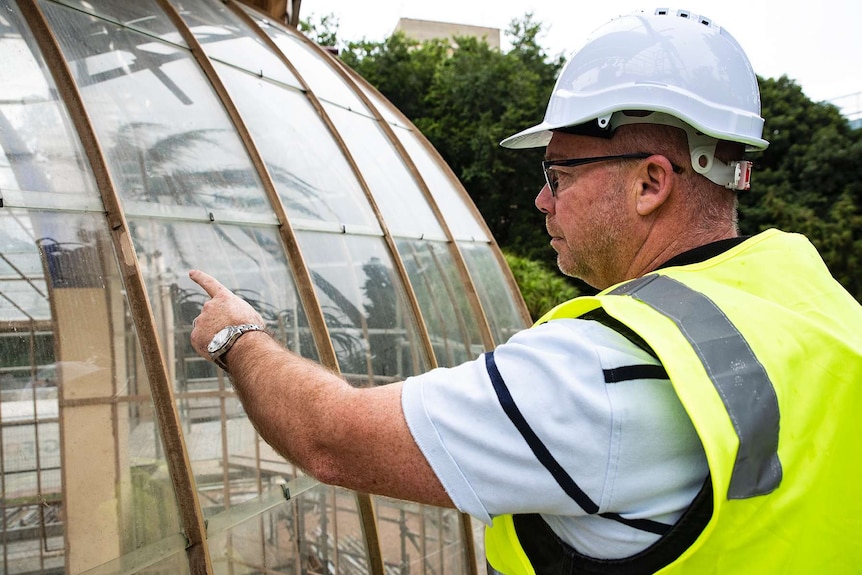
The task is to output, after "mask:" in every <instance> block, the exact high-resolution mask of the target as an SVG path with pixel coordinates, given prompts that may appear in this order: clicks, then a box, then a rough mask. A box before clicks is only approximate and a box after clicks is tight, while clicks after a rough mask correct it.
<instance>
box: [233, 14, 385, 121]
mask: <svg viewBox="0 0 862 575" xmlns="http://www.w3.org/2000/svg"><path fill="white" fill-rule="evenodd" d="M243 9H244V10H245V11H246V12H247V13H248V14H249V15H250V16H251V17H252V18H253V19H254V20H255V22H256V23H257V24H258V26H260V28H261V30H263V31H264V32H265V33H266V34H267V35H269V36H270V37H271V38H272V39H273V41H274V42H275V44H276V45H277V46H278V48H279V49H280V50H281V51H282V53H283V54H284V55H285V56H287V59H288V60H290V63H291V64H293V66H294V67H295V68H296V69H297V72H298V73H299V75H300V76H301V77H302V80H303V82H304V83H305V84H306V85H307V86H308V89H309V90H310V91H312V92H314V95H315V96H317V97H318V98H320V99H321V100H325V101H327V102H331V103H332V104H335V105H337V106H341V107H343V108H345V109H348V110H353V111H356V112H359V113H363V114H369V112H368V108H367V107H366V106H365V104H364V103H362V100H361V99H360V98H359V97H358V96H357V95H356V94H355V93H354V91H353V89H352V88H350V87H349V86H348V85H347V84H346V83H345V82H344V80H343V79H342V78H341V76H339V75H338V74H337V73H336V72H335V71H334V70H333V68H332V62H330V61H329V58H327V57H326V56H324V55H322V54H320V53H318V51H317V50H315V49H314V48H312V47H311V46H310V45H309V43H308V42H306V41H304V40H302V39H300V38H299V37H297V36H296V35H295V34H294V33H290V32H288V31H286V30H283V29H282V28H278V27H276V26H272V25H270V24H269V22H268V21H267V20H266V19H265V18H262V17H261V16H260V14H257V13H255V12H254V11H253V10H251V9H249V8H243Z"/></svg>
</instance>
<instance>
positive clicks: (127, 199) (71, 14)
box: [43, 3, 271, 219]
mask: <svg viewBox="0 0 862 575" xmlns="http://www.w3.org/2000/svg"><path fill="white" fill-rule="evenodd" d="M43 8H44V10H45V14H46V16H47V17H48V20H49V21H50V23H51V24H52V26H53V28H54V31H55V34H56V35H57V38H58V40H59V42H60V45H61V48H62V49H63V52H64V55H65V56H66V58H67V59H68V60H69V61H70V63H71V69H72V71H73V73H74V75H75V80H76V82H77V83H78V86H79V88H80V90H81V93H82V96H83V98H84V103H85V105H86V107H87V109H88V111H89V113H90V117H91V119H92V121H93V124H94V127H95V129H96V132H97V134H98V136H99V139H100V142H101V146H102V149H103V151H104V153H105V156H106V158H107V161H108V164H109V167H110V169H111V173H112V176H113V178H114V182H115V185H116V186H117V190H118V192H119V194H120V196H121V197H122V199H123V201H124V206H125V209H126V211H127V213H135V212H154V211H155V212H160V213H164V214H174V215H175V214H177V213H185V214H188V215H189V217H193V216H196V217H209V216H210V215H212V216H213V217H214V218H216V219H222V218H223V217H229V216H230V213H231V212H232V211H234V210H241V211H242V212H244V213H261V214H264V213H265V214H269V212H271V207H270V205H269V202H268V201H267V200H266V198H265V196H264V192H263V188H262V186H261V184H260V180H259V178H258V176H257V172H256V171H255V170H254V168H253V166H252V164H251V161H250V159H249V157H248V154H247V153H246V151H245V149H244V147H243V145H242V143H241V141H240V139H239V136H238V135H237V133H236V131H235V129H234V127H233V125H232V124H231V122H230V121H229V119H228V117H227V115H226V112H225V111H224V108H223V107H222V105H221V103H220V102H219V101H218V99H217V98H216V95H215V93H214V91H213V89H212V87H211V86H210V85H209V83H208V82H207V81H206V80H205V78H204V77H203V73H202V72H201V70H200V68H199V67H198V65H197V63H196V62H195V61H194V59H193V58H192V56H191V54H190V53H189V52H188V51H187V50H186V49H184V48H181V47H179V46H174V45H171V44H165V43H160V42H159V41H157V40H154V39H153V37H151V36H145V35H143V34H141V33H138V32H135V31H132V30H130V29H127V28H121V27H119V26H117V25H115V24H112V23H110V22H107V21H104V20H100V19H98V18H94V17H92V16H89V15H85V14H82V13H80V12H77V11H75V10H71V9H69V8H66V7H64V6H59V5H56V4H52V3H44V6H43ZM153 42H155V43H156V44H157V45H159V47H160V50H153V49H152V48H151V47H150V46H149V45H150V44H152V43H153ZM154 110H158V112H157V113H154ZM181 208H184V209H181Z"/></svg>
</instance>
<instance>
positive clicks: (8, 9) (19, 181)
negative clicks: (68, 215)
mask: <svg viewBox="0 0 862 575" xmlns="http://www.w3.org/2000/svg"><path fill="white" fill-rule="evenodd" d="M0 14H2V16H0V62H2V65H0V190H2V198H3V204H4V205H5V206H7V207H9V206H21V207H24V206H34V205H38V204H43V205H48V206H50V205H52V202H53V203H54V204H56V205H59V206H68V207H81V205H80V203H81V201H82V199H83V198H89V203H90V204H91V205H92V208H93V209H97V210H98V209H100V208H101V202H100V201H98V198H99V196H98V191H97V190H96V186H95V183H94V181H93V177H92V174H91V172H90V170H89V164H88V163H87V161H86V158H85V155H84V151H83V148H82V147H81V142H80V140H79V139H78V138H77V137H76V136H75V134H74V131H73V129H72V122H71V120H70V119H69V114H68V112H67V111H66V108H65V106H64V105H63V104H62V103H61V102H60V101H59V100H58V95H57V90H56V87H55V86H54V83H53V80H52V78H51V75H50V73H48V71H47V70H46V68H45V62H44V60H43V59H42V57H41V54H40V53H39V52H38V50H37V49H36V45H35V40H34V39H33V37H32V35H31V34H30V32H29V30H28V29H27V28H26V26H25V24H24V22H23V20H22V17H21V15H20V12H19V10H18V7H17V5H16V4H15V3H14V2H10V1H9V0H0ZM21 191H26V192H27V193H26V194H22V193H21ZM16 192H17V193H16ZM37 192H38V194H36V193H37ZM72 194H74V196H73V195H72ZM34 196H35V197H34ZM46 202H48V203H47V204H45V203H46ZM2 245H6V244H5V243H3V244H2ZM37 261H38V260H37ZM0 265H2V264H0Z"/></svg>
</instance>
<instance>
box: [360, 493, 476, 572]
mask: <svg viewBox="0 0 862 575" xmlns="http://www.w3.org/2000/svg"><path fill="white" fill-rule="evenodd" d="M374 503H375V508H376V514H377V525H378V530H379V532H380V541H381V548H382V552H383V562H384V564H385V566H386V570H387V573H390V572H391V573H428V574H434V575H446V574H451V575H460V574H462V573H467V572H468V571H467V555H466V550H465V548H464V544H463V536H462V530H461V518H460V515H459V514H458V512H457V511H455V510H454V509H441V508H439V507H430V506H427V505H418V504H416V503H409V502H407V501H399V500H397V499H389V498H386V497H375V498H374Z"/></svg>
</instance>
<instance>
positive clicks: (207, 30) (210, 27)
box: [171, 0, 300, 88]
mask: <svg viewBox="0 0 862 575" xmlns="http://www.w3.org/2000/svg"><path fill="white" fill-rule="evenodd" d="M171 4H172V5H173V6H174V7H175V8H176V9H177V12H179V14H180V16H181V17H182V18H183V20H185V22H186V24H187V25H188V27H189V29H190V30H191V31H192V34H194V35H195V38H196V39H197V41H198V42H200V43H201V45H202V46H203V49H204V51H205V52H206V53H207V55H208V56H209V57H210V58H212V59H214V60H219V61H221V62H225V63H227V64H230V65H231V66H236V67H237V68H241V69H243V70H246V71H248V72H252V73H254V74H255V75H257V76H258V77H261V78H269V79H272V80H275V81H277V82H281V83H283V84H289V85H291V86H294V87H297V88H299V87H300V83H299V81H298V80H297V79H296V76H294V75H293V73H292V72H291V71H290V70H289V69H288V68H287V67H286V66H285V65H284V63H283V62H282V61H281V60H280V59H279V58H278V56H276V55H275V54H274V53H273V52H272V51H270V49H269V48H268V47H267V46H265V45H264V44H263V42H262V41H261V40H260V38H259V36H258V35H259V32H258V31H255V30H252V29H251V28H249V27H248V25H247V23H246V22H245V21H244V20H243V19H242V18H240V16H239V15H237V14H236V13H235V12H234V11H233V10H231V9H230V8H228V7H227V6H226V5H225V3H223V2H211V1H207V0H171Z"/></svg>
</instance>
